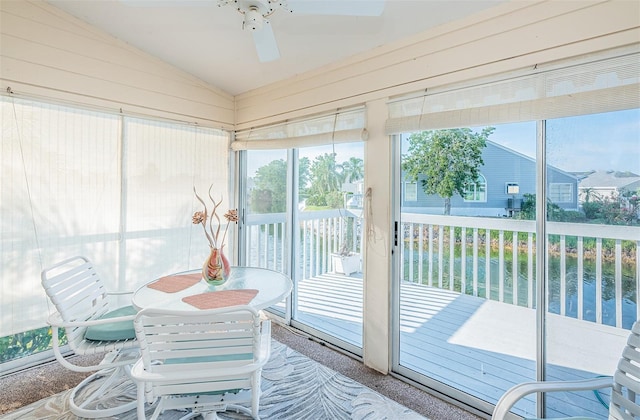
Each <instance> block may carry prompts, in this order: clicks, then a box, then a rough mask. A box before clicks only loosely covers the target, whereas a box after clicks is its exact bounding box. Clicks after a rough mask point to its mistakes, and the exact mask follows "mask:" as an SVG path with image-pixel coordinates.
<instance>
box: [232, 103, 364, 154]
mask: <svg viewBox="0 0 640 420" xmlns="http://www.w3.org/2000/svg"><path fill="white" fill-rule="evenodd" d="M367 137H368V134H367V130H366V129H365V109H364V107H359V108H352V109H349V110H344V111H339V112H335V113H332V114H328V115H323V116H319V117H314V118H307V119H300V120H294V121H287V122H285V123H280V124H275V125H270V126H267V127H260V128H255V129H249V130H242V131H238V132H236V138H235V141H234V142H232V143H231V149H233V150H260V149H290V148H296V147H309V146H320V145H323V144H331V143H349V142H357V141H364V140H367Z"/></svg>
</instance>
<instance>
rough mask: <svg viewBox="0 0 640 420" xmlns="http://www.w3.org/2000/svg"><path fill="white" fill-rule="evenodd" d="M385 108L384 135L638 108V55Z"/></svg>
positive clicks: (413, 99)
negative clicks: (386, 114) (387, 113)
mask: <svg viewBox="0 0 640 420" xmlns="http://www.w3.org/2000/svg"><path fill="white" fill-rule="evenodd" d="M532 72H535V73H534V74H528V75H522V76H518V77H513V78H509V79H506V80H502V81H494V82H488V83H482V82H478V83H476V84H474V86H472V87H465V88H460V89H452V90H447V91H443V92H438V93H433V94H429V93H427V94H425V95H420V96H417V97H416V96H414V97H411V98H407V99H399V100H395V101H392V102H390V103H389V104H388V107H389V118H388V120H387V122H386V132H387V134H389V135H390V134H399V133H406V132H412V131H419V130H430V129H441V128H454V127H471V126H479V125H492V124H502V123H509V122H520V121H533V120H541V119H551V118H561V117H569V116H574V115H584V114H593V113H600V112H610V111H619V110H623V109H631V108H636V107H638V106H640V54H639V53H630V54H627V55H623V56H619V57H615V58H607V59H602V60H598V61H593V62H590V63H586V64H579V65H574V66H567V67H564V68H558V69H553V70H548V71H543V70H539V69H538V70H532Z"/></svg>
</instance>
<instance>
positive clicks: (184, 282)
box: [147, 273, 202, 293]
mask: <svg viewBox="0 0 640 420" xmlns="http://www.w3.org/2000/svg"><path fill="white" fill-rule="evenodd" d="M201 279H202V273H195V274H179V275H177V276H166V277H162V278H160V279H158V280H156V281H154V282H153V283H149V284H148V285H147V287H149V288H151V289H155V290H160V291H161V292H166V293H176V292H179V291H180V290H184V289H186V288H187V287H191V286H193V285H194V284H196V283H197V282H199V281H200V280H201Z"/></svg>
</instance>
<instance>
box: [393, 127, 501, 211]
mask: <svg viewBox="0 0 640 420" xmlns="http://www.w3.org/2000/svg"><path fill="white" fill-rule="evenodd" d="M494 130H495V129H494V128H493V127H486V128H483V129H482V131H481V132H480V133H477V132H474V131H472V130H471V129H469V128H454V129H446V130H431V131H423V132H421V133H415V134H412V135H411V136H410V137H409V149H408V154H407V155H404V156H403V157H402V169H403V170H404V171H405V176H406V177H407V179H408V180H410V181H414V182H415V181H418V178H419V177H420V175H424V176H425V179H423V180H422V182H421V183H422V189H423V190H424V192H425V193H427V194H438V195H440V196H441V197H442V198H444V214H447V215H448V214H451V197H452V196H453V195H454V194H456V193H457V194H459V195H461V196H462V195H464V193H465V187H466V185H467V184H471V183H475V182H476V181H477V179H478V177H479V175H480V171H479V168H480V166H482V165H483V164H484V161H483V160H482V150H483V149H484V148H485V146H486V141H487V138H488V137H489V136H490V135H491V134H492V133H493V131H494Z"/></svg>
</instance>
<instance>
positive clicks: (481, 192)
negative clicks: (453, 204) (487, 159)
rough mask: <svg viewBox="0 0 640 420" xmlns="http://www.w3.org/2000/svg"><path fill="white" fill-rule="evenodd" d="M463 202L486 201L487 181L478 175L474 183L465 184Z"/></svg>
mask: <svg viewBox="0 0 640 420" xmlns="http://www.w3.org/2000/svg"><path fill="white" fill-rule="evenodd" d="M463 198H464V201H478V202H485V201H487V180H486V178H485V177H484V176H483V175H479V176H478V179H477V180H476V182H474V183H471V184H467V185H466V186H465V191H464V196H463Z"/></svg>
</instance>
